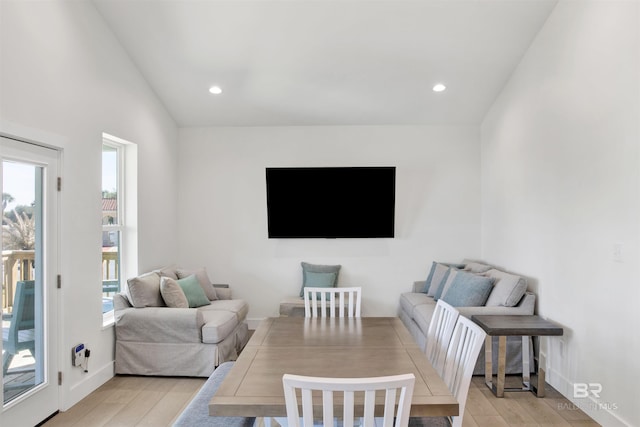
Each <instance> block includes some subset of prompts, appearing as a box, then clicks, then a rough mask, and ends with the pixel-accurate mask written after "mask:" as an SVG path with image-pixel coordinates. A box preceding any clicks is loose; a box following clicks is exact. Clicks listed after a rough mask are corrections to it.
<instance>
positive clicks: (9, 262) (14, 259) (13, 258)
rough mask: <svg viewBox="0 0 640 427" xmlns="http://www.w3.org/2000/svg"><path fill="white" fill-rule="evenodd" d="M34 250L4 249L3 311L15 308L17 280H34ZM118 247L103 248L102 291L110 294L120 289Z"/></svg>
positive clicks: (107, 294) (7, 311)
mask: <svg viewBox="0 0 640 427" xmlns="http://www.w3.org/2000/svg"><path fill="white" fill-rule="evenodd" d="M34 260H35V251H34V250H6V251H2V265H3V269H2V270H3V278H2V280H3V283H4V286H3V287H2V311H3V312H6V313H9V312H11V310H12V308H13V296H14V291H15V286H16V282H17V281H19V280H33V279H34V277H35V269H34ZM118 267H119V263H118V248H117V247H104V248H102V293H103V294H106V296H109V295H110V294H112V293H114V292H117V291H118V286H119V280H118V278H119V275H120V271H119V268H118Z"/></svg>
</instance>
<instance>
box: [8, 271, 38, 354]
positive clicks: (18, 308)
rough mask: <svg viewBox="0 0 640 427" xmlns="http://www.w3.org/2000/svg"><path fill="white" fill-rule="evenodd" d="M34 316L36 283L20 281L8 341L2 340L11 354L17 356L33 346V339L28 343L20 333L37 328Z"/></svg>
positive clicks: (17, 284)
mask: <svg viewBox="0 0 640 427" xmlns="http://www.w3.org/2000/svg"><path fill="white" fill-rule="evenodd" d="M34 315H35V281H34V280H20V281H18V282H16V293H15V297H14V300H13V313H12V316H11V324H10V326H9V332H8V334H7V339H6V340H4V339H3V340H2V347H3V349H4V350H5V351H7V352H8V353H9V354H16V353H18V352H19V351H21V350H24V349H25V348H29V347H32V346H33V343H34V341H33V339H29V340H28V341H26V340H24V339H20V335H21V334H20V332H21V331H27V330H32V329H34V328H35V321H34ZM3 335H4V334H3ZM30 337H31V335H30ZM23 338H24V337H23Z"/></svg>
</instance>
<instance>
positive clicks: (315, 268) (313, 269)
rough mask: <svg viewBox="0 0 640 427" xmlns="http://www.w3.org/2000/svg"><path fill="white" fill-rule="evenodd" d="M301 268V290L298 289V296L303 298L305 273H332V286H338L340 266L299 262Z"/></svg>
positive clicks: (305, 280)
mask: <svg viewBox="0 0 640 427" xmlns="http://www.w3.org/2000/svg"><path fill="white" fill-rule="evenodd" d="M300 265H301V266H302V288H301V289H300V296H304V287H305V286H309V285H307V273H334V274H335V275H336V276H335V279H334V283H333V286H336V285H337V284H338V275H339V274H340V267H341V266H340V265H321V264H309V263H308V262H301V263H300Z"/></svg>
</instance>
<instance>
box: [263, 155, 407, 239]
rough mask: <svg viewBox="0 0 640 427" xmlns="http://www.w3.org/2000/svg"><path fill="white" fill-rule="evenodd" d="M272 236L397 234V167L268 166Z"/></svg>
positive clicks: (324, 236) (319, 236)
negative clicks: (395, 225) (395, 231)
mask: <svg viewBox="0 0 640 427" xmlns="http://www.w3.org/2000/svg"><path fill="white" fill-rule="evenodd" d="M266 181H267V221H268V232H269V238H328V239H332V238H375V237H394V219H395V189H396V168H395V167H391V166H389V167H309V168H267V169H266Z"/></svg>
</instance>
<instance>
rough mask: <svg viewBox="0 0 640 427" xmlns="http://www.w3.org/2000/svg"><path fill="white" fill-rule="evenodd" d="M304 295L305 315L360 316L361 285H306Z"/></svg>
mask: <svg viewBox="0 0 640 427" xmlns="http://www.w3.org/2000/svg"><path fill="white" fill-rule="evenodd" d="M303 295H304V316H305V317H327V311H328V312H329V317H360V308H361V306H362V288H361V287H349V288H313V287H305V288H304V291H303ZM336 312H337V313H336Z"/></svg>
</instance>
